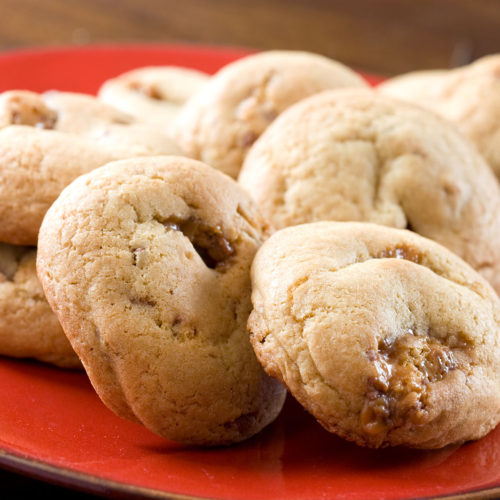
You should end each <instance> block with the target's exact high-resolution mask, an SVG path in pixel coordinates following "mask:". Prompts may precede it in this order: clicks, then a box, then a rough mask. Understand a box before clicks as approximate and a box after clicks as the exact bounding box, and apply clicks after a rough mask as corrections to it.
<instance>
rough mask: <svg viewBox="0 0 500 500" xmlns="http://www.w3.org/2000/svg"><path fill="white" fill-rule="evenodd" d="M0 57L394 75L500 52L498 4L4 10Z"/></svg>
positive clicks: (229, 0) (54, 2)
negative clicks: (143, 50) (181, 46)
mask: <svg viewBox="0 0 500 500" xmlns="http://www.w3.org/2000/svg"><path fill="white" fill-rule="evenodd" d="M0 20H1V21H0V50H2V49H8V48H17V47H23V46H27V45H31V46H32V45H46V44H65V45H66V44H86V43H99V42H110V41H112V42H138V41H142V42H151V41H155V42H156V41H164V42H179V41H182V42H185V41H191V42H198V43H204V44H224V45H237V46H245V47H253V48H257V49H271V48H282V49H304V50H310V51H314V52H319V53H321V54H325V55H327V56H330V57H333V58H335V59H338V60H340V61H342V62H344V63H346V64H348V65H351V66H354V67H357V68H360V69H363V70H365V71H370V72H376V73H381V74H385V75H392V74H396V73H401V72H405V71H410V70H412V69H421V68H438V67H449V66H456V65H460V64H464V63H467V62H469V61H471V60H472V59H475V58H477V57H480V56H481V55H484V54H487V53H492V52H500V2H499V0H434V1H433V0H365V1H359V0H358V1H356V0H270V1H269V0H252V1H246V0H182V1H178V0H142V1H139V0H84V1H81V0H1V1H0Z"/></svg>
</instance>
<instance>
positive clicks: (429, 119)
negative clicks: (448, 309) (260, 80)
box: [239, 90, 500, 291]
mask: <svg viewBox="0 0 500 500" xmlns="http://www.w3.org/2000/svg"><path fill="white" fill-rule="evenodd" d="M239 183H240V184H241V185H242V186H243V187H244V188H245V189H247V190H248V192H249V193H250V194H251V195H252V197H253V198H254V199H255V201H256V202H257V204H258V205H259V207H260V209H261V211H262V213H263V215H264V216H265V217H267V218H268V219H269V220H271V222H272V223H273V225H274V226H275V227H277V228H283V227H286V226H291V225H295V224H300V223H304V222H314V221H319V220H339V221H366V222H375V223H378V224H383V225H386V226H393V227H396V228H400V229H404V228H407V229H411V230H413V231H415V232H416V233H419V234H421V235H422V236H425V237H427V238H431V239H433V240H435V241H437V242H438V243H441V244H442V245H444V246H446V247H447V248H449V249H450V250H452V251H454V252H455V253H457V254H458V255H459V256H460V257H462V258H463V259H464V260H465V261H466V262H468V263H469V264H470V265H471V266H472V267H473V268H474V269H476V270H477V271H479V272H480V273H481V274H482V275H483V276H484V277H485V278H486V279H487V280H488V281H490V283H491V284H492V285H493V287H494V288H495V289H496V290H497V291H500V188H499V185H498V182H497V180H496V179H495V176H494V175H493V173H492V172H491V169H490V168H489V167H488V165H487V164H486V162H485V161H484V159H483V158H482V157H481V156H480V155H479V154H478V153H477V151H476V149H475V148H474V147H473V146H472V144H470V143H469V141H468V140H467V139H465V138H464V137H463V136H462V135H461V134H460V133H459V132H458V131H457V130H456V128H455V127H454V126H453V125H452V124H451V123H449V122H447V121H446V120H444V119H442V118H440V117H438V116H436V115H434V114H433V113H430V112H429V111H427V110H425V109H422V108H420V107H417V106H413V105H411V104H407V103H405V102H402V101H397V100H393V99H390V98H388V97H385V96H382V95H380V94H378V93H376V92H374V91H371V90H336V91H328V92H323V93H322V94H318V95H317V96H312V97H310V98H309V99H307V100H304V101H302V102H300V103H297V104H296V105H295V106H293V107H291V108H290V109H288V110H287V111H285V112H284V113H283V114H282V115H281V116H280V117H279V118H278V119H277V120H276V121H275V122H274V123H273V124H272V125H271V126H270V127H269V128H268V129H267V130H266V132H265V133H264V134H263V135H262V137H261V138H260V139H259V141H258V142H257V143H256V144H255V145H254V147H253V148H252V149H251V150H250V152H249V154H248V156H247V158H246V160H245V163H244V166H243V169H242V171H241V174H240V177H239Z"/></svg>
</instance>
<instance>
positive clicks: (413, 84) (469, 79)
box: [378, 54, 500, 177]
mask: <svg viewBox="0 0 500 500" xmlns="http://www.w3.org/2000/svg"><path fill="white" fill-rule="evenodd" d="M431 75H433V76H431V78H432V79H433V80H432V85H431V84H430V83H431V82H430V81H429V80H428V79H425V78H421V74H420V73H416V74H415V73H410V74H408V75H402V76H400V77H397V78H395V79H391V80H388V81H387V82H385V83H383V84H382V85H380V86H379V87H378V88H379V90H380V91H381V92H383V93H384V94H387V95H390V96H394V97H398V98H400V99H404V100H408V101H410V102H414V103H416V104H419V105H421V106H424V107H428V108H429V109H432V110H433V111H435V112H437V113H439V114H440V115H441V116H443V117H445V118H447V119H448V120H450V121H452V122H453V123H454V124H455V125H456V126H457V127H458V128H459V129H460V131H461V132H463V133H464V134H465V135H466V136H467V137H469V139H471V140H472V141H473V142H474V144H475V145H476V146H477V148H478V149H479V151H480V153H481V154H482V155H483V156H484V157H485V158H486V160H487V161H488V163H489V164H490V166H491V168H492V169H493V170H494V172H495V174H496V176H497V177H500V54H495V55H491V56H486V57H483V58H481V59H478V60H477V61H476V62H474V63H473V64H470V65H468V66H465V67H463V68H457V69H454V70H451V71H448V72H435V73H434V72H433V73H431Z"/></svg>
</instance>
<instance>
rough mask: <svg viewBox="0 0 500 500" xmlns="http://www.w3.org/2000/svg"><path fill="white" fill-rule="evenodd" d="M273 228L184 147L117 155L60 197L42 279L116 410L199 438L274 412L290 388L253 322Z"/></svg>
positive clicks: (43, 254) (227, 432) (248, 425)
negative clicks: (251, 332) (274, 370)
mask: <svg viewBox="0 0 500 500" xmlns="http://www.w3.org/2000/svg"><path fill="white" fill-rule="evenodd" d="M268 230H269V229H268V227H267V223H266V222H265V221H264V220H263V219H262V218H261V217H260V215H258V213H257V211H256V209H255V207H254V205H253V203H252V202H251V200H250V198H249V197H248V195H247V194H246V193H245V192H244V191H243V190H242V189H241V188H240V187H239V186H238V185H237V184H236V183H234V181H232V180H231V179H229V178H227V176H224V175H223V174H221V173H220V172H217V171H216V170H214V169H212V168H210V167H208V166H206V165H203V164H201V163H199V162H196V161H193V160H188V159H186V158H181V157H162V158H159V157H158V158H150V159H146V158H142V159H134V160H127V161H121V162H115V163H113V164H109V165H107V166H105V167H103V168H101V169H98V170H96V171H94V172H92V173H90V174H88V175H85V176H82V177H80V178H79V179H77V180H76V181H74V182H73V183H72V184H71V185H70V186H69V187H68V188H67V189H66V190H65V191H64V192H63V193H62V194H61V196H60V197H59V198H58V200H57V201H56V202H55V203H54V205H53V206H52V207H51V208H50V210H49V212H48V213H47V216H46V218H45V219H44V223H43V226H42V228H41V230H40V238H39V247H38V263H37V266H38V272H39V276H40V281H41V283H42V285H43V288H44V291H45V293H46V295H47V298H48V301H49V303H50V304H51V306H52V308H53V309H54V311H55V312H56V315H57V316H58V318H59V320H60V321H61V324H62V326H63V328H64V330H65V332H66V334H67V336H68V337H69V339H70V341H71V343H72V345H73V347H74V349H75V351H76V352H77V354H78V355H79V357H80V358H81V360H82V362H83V365H84V367H85V369H86V370H87V373H88V375H89V377H90V379H91V381H92V383H93V385H94V387H95V388H96V390H97V392H98V393H99V395H100V397H101V399H102V400H103V401H104V402H105V403H106V404H107V405H108V406H109V407H110V408H111V409H112V410H113V411H115V412H116V413H117V414H119V415H121V416H123V417H126V418H129V419H131V420H135V421H140V422H142V423H143V424H144V425H146V426H147V427H148V428H149V429H151V430H153V431H154V432H156V433H158V434H160V435H162V436H164V437H167V438H169V439H173V440H178V441H182V442H186V443H192V444H202V445H217V444H229V443H233V442H238V441H241V440H243V439H246V438H248V437H250V436H252V435H253V434H255V433H256V432H258V431H259V430H260V429H262V428H263V427H264V426H265V425H267V424H268V423H270V422H271V421H272V420H274V418H275V417H276V416H277V414H278V413H279V411H280V409H281V407H282V404H283V401H284V397H285V390H284V388H283V387H282V386H281V385H280V384H279V383H278V382H276V381H275V380H273V379H271V378H270V377H268V376H267V375H266V374H265V372H264V371H263V369H262V367H261V366H260V364H259V363H258V361H257V359H256V357H255V354H254V353H253V350H252V348H251V345H250V342H249V340H248V335H247V333H246V321H247V318H248V315H249V313H250V309H251V303H250V275H249V269H250V265H251V261H252V259H253V256H254V254H255V252H256V250H257V248H258V247H259V246H260V244H261V243H262V241H263V239H264V238H265V236H266V235H267V233H268Z"/></svg>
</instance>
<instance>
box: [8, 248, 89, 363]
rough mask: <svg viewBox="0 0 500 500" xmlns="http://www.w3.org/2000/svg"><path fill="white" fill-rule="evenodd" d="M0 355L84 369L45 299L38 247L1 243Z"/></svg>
mask: <svg viewBox="0 0 500 500" xmlns="http://www.w3.org/2000/svg"><path fill="white" fill-rule="evenodd" d="M0 355H3V356H11V357H15V358H33V359H37V360H39V361H44V362H45V363H50V364H53V365H56V366H59V367H61V368H81V364H80V361H79V359H78V357H77V355H76V354H75V352H74V351H73V349H72V347H71V345H70V343H69V341H68V340H67V338H66V336H65V335H64V332H63V330H62V328H61V326H60V325H59V322H58V321H57V318H56V316H55V314H54V313H53V312H52V309H51V308H50V307H49V304H48V303H47V301H46V300H45V296H44V295H43V291H42V287H41V285H40V283H39V281H38V277H37V274H36V248H34V247H22V246H14V245H8V244H6V243H0Z"/></svg>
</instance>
